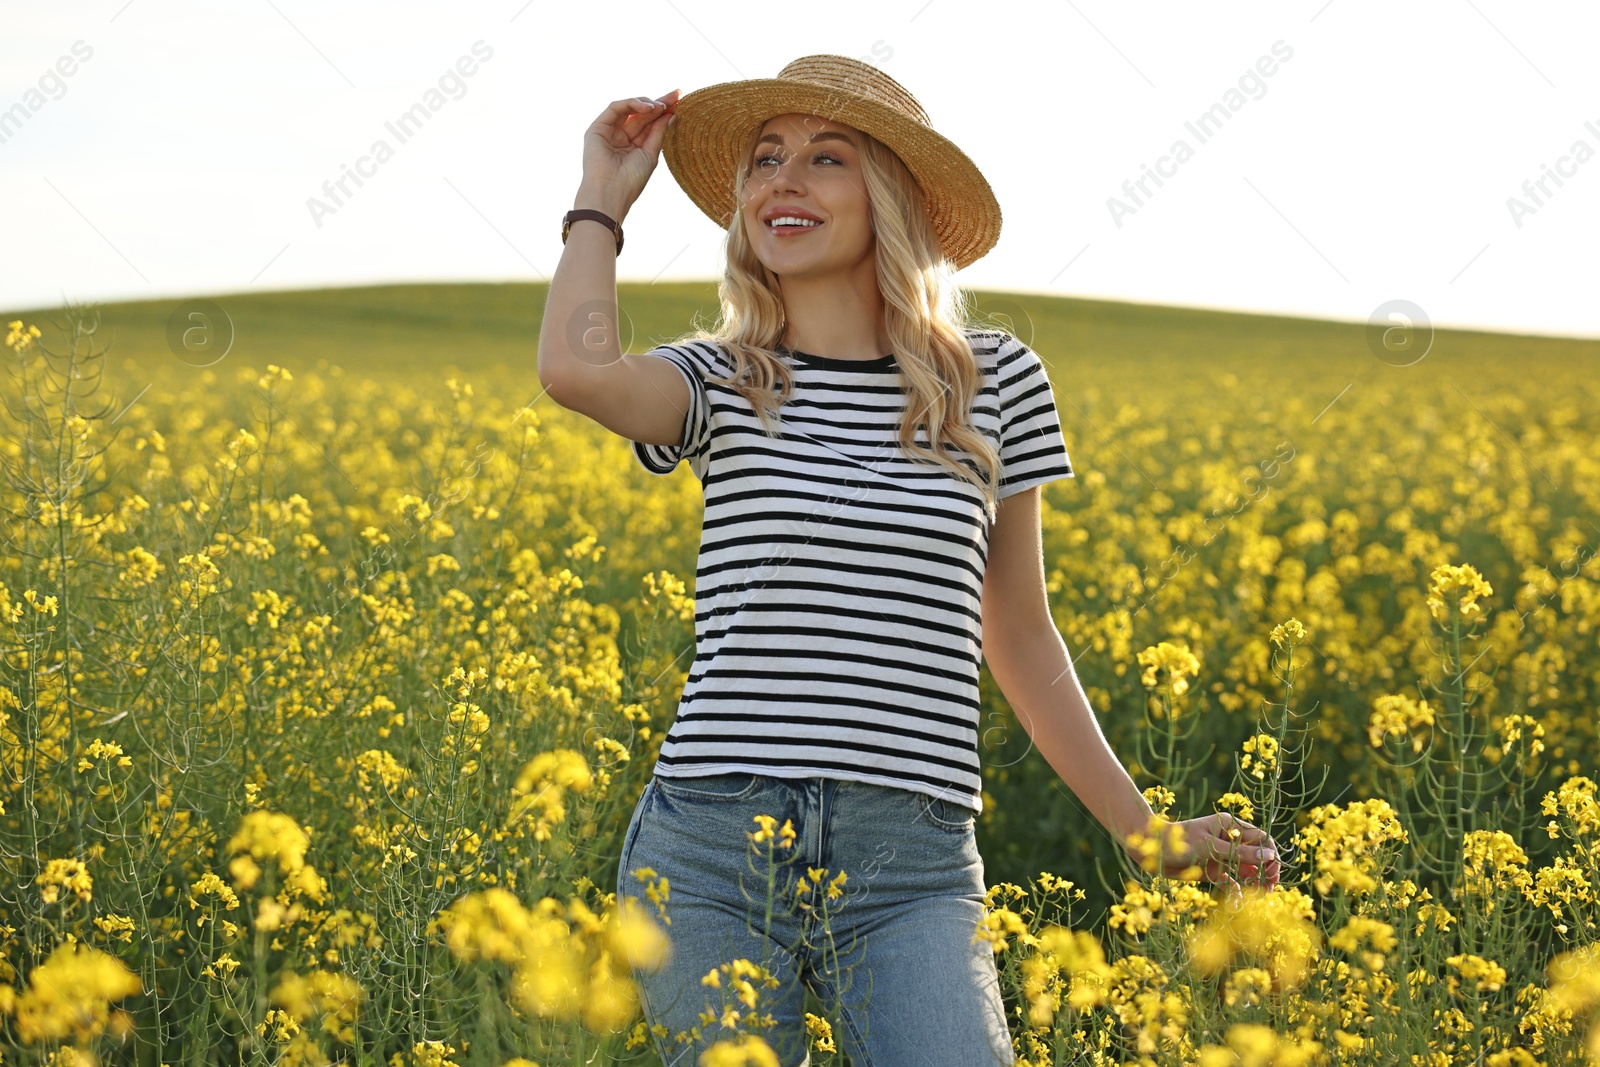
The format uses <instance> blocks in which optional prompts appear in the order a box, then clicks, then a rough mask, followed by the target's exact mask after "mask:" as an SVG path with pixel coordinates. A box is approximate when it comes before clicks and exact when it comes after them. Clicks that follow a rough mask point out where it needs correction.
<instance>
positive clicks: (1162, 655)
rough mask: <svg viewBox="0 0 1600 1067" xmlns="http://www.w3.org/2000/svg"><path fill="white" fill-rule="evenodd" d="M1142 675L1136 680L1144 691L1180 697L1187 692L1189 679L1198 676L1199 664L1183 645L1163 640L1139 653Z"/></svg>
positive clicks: (1187, 647) (1186, 646)
mask: <svg viewBox="0 0 1600 1067" xmlns="http://www.w3.org/2000/svg"><path fill="white" fill-rule="evenodd" d="M1138 658H1139V663H1140V664H1141V665H1142V666H1143V667H1144V672H1143V673H1142V674H1141V675H1140V676H1139V681H1140V683H1141V684H1143V686H1144V687H1145V688H1146V689H1149V690H1153V691H1155V692H1159V693H1165V694H1167V695H1168V696H1171V697H1181V696H1182V695H1183V694H1184V693H1186V692H1188V690H1189V679H1191V678H1193V677H1194V676H1195V675H1197V674H1199V673H1200V661H1199V660H1198V659H1196V658H1195V655H1194V653H1193V652H1191V651H1190V650H1189V646H1188V645H1185V644H1183V643H1182V642H1178V643H1173V642H1171V641H1162V642H1160V643H1158V644H1155V645H1152V646H1150V647H1149V648H1147V649H1145V650H1144V651H1143V652H1141V653H1139V657H1138Z"/></svg>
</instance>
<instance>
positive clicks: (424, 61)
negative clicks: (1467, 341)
mask: <svg viewBox="0 0 1600 1067" xmlns="http://www.w3.org/2000/svg"><path fill="white" fill-rule="evenodd" d="M4 10H5V15H4V20H5V26H6V29H7V30H8V31H9V32H8V33H7V34H6V37H7V47H6V49H5V51H4V53H3V57H0V109H7V108H11V107H12V106H13V105H15V104H19V103H21V104H23V106H24V108H25V109H26V108H27V106H28V101H29V99H30V98H29V97H28V96H27V94H28V92H29V90H30V89H36V88H38V87H39V83H40V79H41V78H45V79H46V82H47V86H46V88H47V89H48V92H46V93H44V94H42V96H35V97H32V98H31V99H32V101H33V102H34V103H36V104H37V103H39V102H40V100H41V99H42V100H43V103H42V106H39V107H38V109H37V110H36V111H30V112H29V115H28V118H27V119H26V121H25V122H22V123H21V124H20V127H16V126H14V127H12V128H3V127H0V133H4V134H5V135H6V136H7V139H6V140H5V141H4V143H0V198H3V202H4V203H5V204H6V205H7V206H8V208H9V210H8V211H7V212H6V223H7V225H6V229H7V233H6V235H5V236H6V241H5V248H6V253H7V254H6V255H5V256H4V258H3V260H0V300H4V302H5V304H6V306H7V307H9V308H13V309H19V308H24V307H33V306H50V305H53V304H59V303H60V302H61V301H62V300H63V299H70V300H74V301H82V300H118V299H149V298H154V297H163V296H182V295H191V294H204V293H213V294H214V293H224V292H235V291H240V290H246V289H250V288H256V289H292V288H303V287H319V286H343V285H355V284H366V283H373V282H384V281H402V280H423V281H426V280H449V279H461V280H495V281H504V280H528V281H539V280H545V279H547V278H548V277H549V276H550V274H551V273H552V272H553V271H554V269H555V265H556V262H557V260H558V258H559V257H560V253H561V239H560V218H561V215H562V214H563V213H564V212H565V211H566V210H567V209H568V208H570V207H571V206H572V197H573V194H574V193H575V192H576V190H577V187H578V184H579V180H580V178H581V175H582V149H581V144H582V135H583V131H584V129H585V128H586V127H587V126H588V125H589V123H590V122H592V121H593V120H594V119H595V117H596V116H597V115H598V114H599V113H600V112H601V111H602V110H603V109H604V108H605V106H606V105H607V104H608V103H609V102H610V101H612V100H614V99H617V98H620V97H625V96H640V95H649V96H659V95H662V94H664V93H665V92H667V91H668V90H670V89H672V88H674V87H677V88H680V89H682V90H683V91H684V93H688V92H690V91H692V90H694V89H696V88H699V87H701V86H704V85H710V84H715V83H718V82H723V81H732V80H737V79H740V78H751V77H771V76H773V75H775V74H776V73H777V72H778V71H779V70H780V69H781V68H782V67H783V66H784V65H785V64H786V63H787V62H788V61H789V60H791V59H794V58H796V57H798V56H801V55H807V54H810V53H815V52H833V53H839V54H844V55H850V56H857V57H863V58H867V59H869V60H871V61H873V62H876V63H877V64H878V65H879V66H880V67H881V68H882V69H883V70H884V71H885V72H886V73H889V74H890V75H892V76H893V77H895V78H896V79H897V80H899V81H900V82H901V84H903V85H904V86H906V87H907V88H908V89H909V90H910V91H911V92H912V93H913V94H914V95H915V96H916V97H917V98H918V99H919V100H920V101H921V102H922V104H923V105H924V107H925V108H926V109H927V111H928V113H929V114H930V116H931V117H932V119H933V122H934V125H935V128H937V129H938V130H939V131H940V132H941V133H943V134H944V135H946V136H948V137H949V138H950V139H951V140H953V141H954V142H955V143H956V144H958V145H960V146H961V147H962V149H963V150H964V151H965V152H966V153H967V154H968V155H969V156H971V157H972V158H973V159H974V160H975V161H976V162H977V163H978V165H979V167H980V168H982V169H983V171H984V173H985V174H986V176H987V177H988V179H989V182H990V184H991V185H992V186H993V187H994V190H995V193H996V195H997V196H998V198H999V200H1000V205H1001V208H1002V210H1003V212H1004V217H1005V224H1004V228H1003V231H1002V233H1001V237H1000V243H999V244H998V246H997V247H996V248H995V249H994V250H993V251H992V252H990V253H989V255H988V256H987V257H985V258H984V259H982V260H980V261H978V262H977V263H976V264H974V265H973V266H971V267H969V268H967V269H966V270H965V271H963V272H962V273H961V275H960V276H959V277H960V278H961V279H962V281H963V284H965V285H967V286H969V287H973V288H982V289H1008V290H1017V291H1023V292H1040V293H1056V294H1063V295H1071V296H1088V297H1104V298H1111V299H1118V300H1130V301H1141V302H1143V301H1148V302H1155V303H1162V304H1180V305H1191V306H1201V307H1218V308H1232V309H1241V310H1256V311H1268V312H1279V313H1286V314H1299V315H1309V316H1315V317H1322V318H1332V319H1344V320H1352V321H1365V320H1366V319H1367V318H1368V316H1369V315H1370V314H1371V313H1372V312H1373V310H1374V309H1375V308H1377V307H1378V306H1379V305H1380V304H1383V303H1385V302H1387V301H1390V300H1394V299H1405V300H1409V301H1412V302H1414V303H1416V304H1417V305H1420V306H1421V307H1422V308H1423V309H1424V310H1425V312H1426V313H1427V315H1428V316H1429V317H1430V318H1431V320H1432V321H1433V322H1434V324H1436V325H1448V326H1466V327H1477V328H1484V329H1501V330H1509V331H1513V332H1519V333H1548V334H1569V335H1579V336H1587V337H1600V299H1596V282H1597V281H1600V266H1597V260H1596V256H1595V240H1596V236H1597V235H1600V92H1597V88H1600V66H1597V65H1596V64H1595V63H1594V60H1593V48H1594V43H1595V41H1596V40H1600V10H1597V8H1596V7H1595V5H1593V4H1583V3H1578V2H1557V3H1548V4H1539V5H1525V4H1513V3H1511V2H1510V0H1448V2H1447V0H1422V2H1417V3H1406V4H1393V3H1378V2H1376V0H1293V2H1289V3H1272V4H1268V3H1239V4H1228V5H1223V4H1206V5H1195V4H1185V3H1144V4H1138V5H1133V4H1116V3H1111V2H1109V0H1072V2H1068V3H1064V4H1061V5H1056V4H1049V3H1034V2H1026V3H1024V2H1013V0H994V2H989V3H984V4H982V5H975V4H972V3H968V2H961V0H905V2H898V0H897V2H893V3H861V2H860V0H855V2H851V3H835V2H830V0H819V2H815V3H812V4H808V5H801V6H798V7H796V6H792V5H791V6H788V7H786V8H783V9H770V10H769V9H766V8H762V7H759V6H757V5H751V4H730V3H724V2H720V0H660V2H648V3H646V2H633V3H614V2H607V3H604V4H582V3H555V2H551V0H532V2H531V3H527V2H526V0H495V2H492V3H491V2H485V3H455V4H450V5H445V4H438V3H436V4H420V3H415V2H390V3H383V4H377V3H350V2H329V0H324V2H322V3H312V2H310V0H233V2H229V3H218V2H182V0H131V2H130V0H103V2H102V0H96V2H93V3H64V4H59V5H48V6H47V5H28V6H24V5H22V4H21V3H17V2H10V3H6V4H5V5H4ZM480 40H481V41H482V42H484V45H485V46H487V47H488V48H490V49H492V50H493V54H492V57H491V58H490V59H488V60H487V61H485V62H483V63H481V65H480V66H479V67H478V69H477V72H476V73H475V74H474V75H473V76H471V77H470V78H466V79H463V82H464V86H465V90H466V91H465V93H464V95H462V96H460V98H459V99H450V100H449V101H448V103H446V105H445V106H444V107H442V108H441V109H440V110H439V111H438V112H437V113H436V114H434V115H433V117H432V119H431V121H430V122H429V123H428V124H427V125H426V127H425V128H424V129H422V130H421V131H420V132H419V133H417V134H416V135H415V136H414V137H413V138H412V139H411V140H409V141H407V142H406V143H404V144H399V143H398V142H397V139H396V138H394V136H393V135H392V134H389V133H388V132H387V131H386V130H385V129H384V123H385V121H387V120H391V119H393V118H395V117H396V116H398V115H399V114H400V113H401V112H403V111H405V110H406V109H407V108H409V107H410V106H411V105H412V104H413V103H416V102H418V101H419V100H420V99H421V98H422V96H423V94H424V92H426V91H427V90H428V89H429V88H430V87H432V86H434V85H436V83H437V80H438V79H439V77H440V75H441V74H443V73H445V72H446V71H447V70H448V69H450V68H451V67H452V66H453V65H454V64H455V63H456V61H457V59H458V58H459V57H461V56H463V55H468V54H470V52H471V50H472V46H473V44H474V42H477V41H480ZM80 41H81V42H83V43H82V45H79V46H78V47H79V49H80V52H81V51H83V50H84V49H85V48H87V49H92V55H91V56H90V58H88V59H87V60H86V61H83V62H81V63H80V64H79V65H78V66H77V69H76V71H75V72H74V73H73V74H72V75H71V76H70V77H67V78H64V79H61V81H60V83H59V84H54V85H51V84H48V82H49V78H48V76H47V71H49V70H51V69H52V68H53V67H54V65H55V64H56V63H57V61H58V59H59V58H60V57H63V56H68V55H70V54H71V53H72V50H73V47H74V45H75V43H76V42H80ZM1279 41H1281V42H1283V44H1282V45H1280V46H1279V49H1280V53H1281V52H1282V51H1283V50H1284V49H1285V46H1286V47H1287V49H1292V57H1291V58H1289V59H1288V60H1284V61H1281V62H1279V63H1278V64H1277V67H1276V70H1275V72H1274V73H1273V74H1272V76H1271V77H1268V78H1263V79H1261V82H1262V83H1263V85H1264V87H1265V90H1266V91H1265V93H1264V94H1263V95H1260V96H1259V98H1250V97H1248V96H1247V97H1246V102H1245V103H1244V106H1242V107H1241V108H1239V110H1238V111H1237V112H1236V113H1234V114H1233V115H1232V117H1231V119H1230V120H1229V121H1228V122H1227V123H1226V125H1225V126H1224V128H1223V129H1222V130H1221V131H1219V132H1217V133H1216V134H1215V136H1214V137H1212V138H1211V139H1209V140H1208V141H1206V142H1205V143H1200V142H1199V140H1198V139H1197V138H1196V137H1194V135H1193V134H1191V133H1190V132H1189V131H1187V130H1186V129H1185V126H1184V124H1185V122H1186V121H1192V120H1194V119H1196V118H1197V116H1199V115H1200V114H1201V113H1202V112H1204V111H1205V110H1206V109H1208V108H1209V107H1210V106H1211V105H1212V104H1215V103H1218V102H1220V101H1222V100H1223V98H1224V94H1225V93H1226V92H1227V91H1228V90H1229V89H1230V88H1233V87H1235V86H1236V85H1237V83H1238V81H1239V79H1240V77H1241V75H1244V74H1245V73H1246V72H1247V71H1249V70H1250V69H1251V68H1252V67H1253V66H1254V65H1255V64H1256V62H1257V60H1258V59H1259V58H1260V57H1262V56H1266V55H1269V54H1270V53H1271V51H1272V48H1273V45H1274V43H1275V42H1279ZM482 47H483V46H480V49H481V48H482ZM52 96H58V97H59V98H51V97H52ZM1586 123H1589V124H1592V125H1591V126H1586ZM380 137H382V138H384V139H386V140H388V141H389V142H390V144H391V145H392V146H395V155H394V158H392V159H390V160H389V161H387V162H386V163H384V164H382V165H381V166H380V167H378V168H377V173H376V175H374V176H373V177H371V178H369V179H368V180H367V182H366V184H365V185H364V186H363V187H362V188H361V189H360V190H359V191H358V192H357V194H356V195H355V196H353V197H352V198H350V199H349V200H348V201H347V202H346V203H345V204H344V205H343V206H342V207H341V208H340V209H339V210H338V211H337V212H336V213H335V214H333V215H331V216H327V217H325V218H323V219H322V225H321V227H320V228H319V227H318V226H317V225H316V223H315V222H314V221H313V219H312V216H311V213H310V212H309V211H308V209H307V206H306V200H307V198H308V197H311V196H313V195H321V186H322V184H323V182H324V181H325V180H327V179H329V178H337V177H338V176H339V173H340V168H341V165H343V164H351V163H354V162H355V161H356V159H357V157H359V156H361V155H363V154H365V153H367V152H368V151H369V148H370V146H371V144H372V142H373V141H374V140H376V139H378V138H380ZM1179 138H1183V139H1184V140H1186V141H1188V142H1189V144H1190V146H1191V148H1193V149H1194V155H1193V158H1190V159H1188V160H1187V161H1186V162H1184V163H1182V164H1181V165H1179V166H1178V167H1177V168H1176V173H1175V174H1174V175H1173V176H1172V177H1170V178H1168V179H1166V184H1165V185H1164V186H1162V187H1161V188H1159V189H1158V190H1156V191H1155V195H1154V196H1152V197H1150V198H1148V199H1147V200H1146V202H1145V203H1144V205H1143V206H1141V207H1138V209H1137V211H1136V212H1135V213H1133V214H1131V215H1128V216H1126V217H1124V218H1123V219H1122V220H1121V223H1122V224H1121V226H1120V227H1119V226H1118V225H1117V223H1116V221H1114V220H1113V218H1112V214H1111V212H1110V211H1109V210H1108V207H1107V199H1108V198H1109V197H1112V196H1122V195H1123V194H1122V184H1123V182H1124V181H1127V180H1129V179H1137V178H1138V177H1139V176H1140V172H1141V170H1142V168H1143V166H1144V165H1146V164H1151V165H1153V164H1154V163H1155V162H1156V160H1157V158H1158V157H1160V156H1162V155H1165V154H1166V153H1167V152H1168V151H1169V150H1170V148H1171V146H1172V144H1173V142H1174V141H1175V140H1177V139H1179ZM1579 141H1582V142H1585V144H1586V148H1585V149H1584V150H1581V151H1582V152H1583V153H1584V162H1582V163H1580V162H1578V159H1577V157H1574V156H1572V153H1573V151H1574V148H1575V143H1576V142H1579ZM1588 153H1594V154H1595V155H1594V158H1589V155H1588ZM1564 157H1565V162H1564V163H1563V162H1562V160H1563V158H1564ZM1558 165H1559V166H1561V167H1563V168H1564V169H1565V170H1566V171H1567V172H1568V176H1566V177H1563V178H1562V182H1563V183H1564V184H1563V185H1561V186H1559V187H1558V186H1556V185H1555V184H1554V182H1552V181H1550V180H1549V179H1546V190H1547V191H1548V192H1549V194H1550V195H1548V196H1544V195H1543V194H1541V199H1542V200H1543V204H1542V206H1541V205H1536V204H1534V203H1533V202H1532V201H1531V200H1529V199H1528V198H1527V196H1526V194H1524V193H1523V189H1522V187H1523V183H1524V182H1527V181H1535V182H1536V181H1538V180H1539V179H1540V178H1541V177H1542V175H1543V173H1544V169H1545V167H1546V166H1548V167H1551V168H1555V167H1557V166H1558ZM1169 169H1171V167H1170V165H1169ZM1513 196H1517V197H1521V198H1523V199H1524V200H1527V201H1528V203H1529V205H1530V206H1532V207H1535V208H1536V210H1534V211H1533V212H1531V213H1529V214H1526V215H1525V216H1524V217H1522V219H1521V225H1520V226H1519V225H1518V224H1517V221H1516V220H1514V219H1513V217H1512V213H1511V211H1510V209H1509V208H1508V205H1507V200H1508V198H1510V197H1513ZM624 231H625V233H626V236H627V247H626V248H625V249H624V250H623V253H622V257H621V260H620V261H619V263H618V271H619V276H620V277H621V278H623V279H624V280H638V281H650V280H652V279H659V280H667V279H683V278H707V279H709V278H713V277H716V276H717V275H718V274H720V270H721V255H722V234H721V232H720V231H719V230H718V229H717V228H716V226H715V225H713V224H712V223H711V222H710V220H708V219H707V218H706V217H705V216H703V215H702V214H700V212H699V211H698V210H697V209H696V208H695V207H694V206H693V204H691V203H690V202H689V200H688V198H687V197H686V196H685V195H684V194H683V192H682V191H681V190H680V189H679V188H678V186H677V184H676V182H675V181H674V180H673V178H672V175H671V172H670V171H669V170H668V168H667V166H666V164H665V162H664V161H662V162H661V163H660V164H659V165H658V166H657V168H656V171H655V174H654V175H653V176H652V178H651V181H650V185H649V186H648V187H647V189H646V190H645V192H644V195H643V196H642V197H641V198H640V199H639V201H638V202H637V203H636V204H635V205H634V206H633V209H632V210H631V212H630V213H629V215H628V216H627V218H626V219H625V220H624ZM530 340H531V339H530Z"/></svg>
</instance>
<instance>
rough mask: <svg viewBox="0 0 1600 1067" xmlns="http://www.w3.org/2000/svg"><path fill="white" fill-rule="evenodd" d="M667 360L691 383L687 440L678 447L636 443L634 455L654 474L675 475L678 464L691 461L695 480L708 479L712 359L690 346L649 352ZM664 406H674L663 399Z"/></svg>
mask: <svg viewBox="0 0 1600 1067" xmlns="http://www.w3.org/2000/svg"><path fill="white" fill-rule="evenodd" d="M647 354H648V355H650V356H657V357H660V358H662V359H665V360H667V361H668V362H669V363H671V364H672V365H673V366H675V367H677V368H678V371H679V373H681V374H682V375H683V376H684V378H685V379H686V380H687V381H688V383H689V408H688V410H687V411H685V412H684V413H683V441H682V443H681V444H677V445H653V444H649V443H647V442H644V441H634V442H632V444H633V454H634V456H635V458H637V459H638V461H639V464H640V466H642V467H644V469H645V470H647V471H649V472H650V473H651V474H671V473H672V472H673V471H674V470H676V469H677V467H678V461H679V460H682V459H687V460H688V461H689V466H690V467H691V468H692V469H693V470H694V473H695V477H697V478H699V479H701V480H702V481H703V480H704V479H705V465H706V458H707V454H708V445H709V440H710V434H711V404H710V402H709V400H708V399H707V397H706V384H705V375H706V374H707V373H708V372H710V368H709V367H708V365H707V359H708V357H707V356H706V355H705V354H704V353H703V352H701V351H700V350H699V349H697V348H693V347H691V346H688V345H661V346H659V347H657V348H653V349H651V350H650V352H649V353H647ZM662 403H664V404H665V403H671V401H669V400H667V399H665V398H663V400H662Z"/></svg>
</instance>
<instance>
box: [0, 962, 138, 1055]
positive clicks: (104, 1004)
mask: <svg viewBox="0 0 1600 1067" xmlns="http://www.w3.org/2000/svg"><path fill="white" fill-rule="evenodd" d="M143 992H144V986H143V984H142V983H140V981H139V978H138V976H137V975H135V974H134V973H133V972H132V971H130V970H129V969H128V968H127V965H126V964H124V963H123V962H122V961H121V960H119V959H117V958H116V957H115V956H112V955H110V954H108V953H105V952H101V951H100V950H99V949H95V948H90V947H89V946H88V945H85V944H83V943H82V942H76V941H75V942H68V943H66V944H62V945H58V946H56V949H55V951H54V952H52V953H51V954H50V958H49V959H47V960H45V961H44V962H43V963H41V964H40V965H39V966H37V967H35V968H34V969H33V973H32V974H31V975H29V976H28V988H27V990H26V991H25V992H24V993H23V994H22V995H21V996H19V997H17V999H16V1004H15V1006H14V1007H15V1016H16V1027H17V1036H19V1037H20V1038H22V1040H23V1041H27V1042H34V1041H48V1040H52V1039H62V1038H77V1039H78V1040H80V1041H82V1040H87V1039H89V1038H93V1037H95V1036H97V1035H99V1034H101V1033H104V1032H105V1030H106V1028H107V1026H108V1025H111V1024H113V1020H112V1018H111V1004H112V1003H113V1002H114V1001H118V1000H121V999H122V998H123V997H131V996H138V995H139V994H140V993H143ZM119 1014H120V1013H119Z"/></svg>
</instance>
